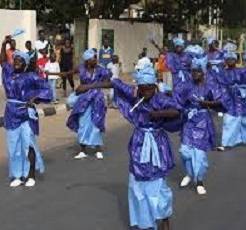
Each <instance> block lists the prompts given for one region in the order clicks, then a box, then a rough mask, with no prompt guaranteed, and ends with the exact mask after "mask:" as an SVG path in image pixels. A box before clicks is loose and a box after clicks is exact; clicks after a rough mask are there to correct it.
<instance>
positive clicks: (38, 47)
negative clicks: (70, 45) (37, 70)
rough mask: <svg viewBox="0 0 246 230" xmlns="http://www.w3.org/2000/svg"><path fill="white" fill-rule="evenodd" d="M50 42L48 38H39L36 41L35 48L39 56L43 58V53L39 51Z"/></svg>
mask: <svg viewBox="0 0 246 230" xmlns="http://www.w3.org/2000/svg"><path fill="white" fill-rule="evenodd" d="M48 43H49V42H48V41H47V40H44V41H41V40H37V41H35V49H36V50H37V52H38V58H41V57H42V54H41V53H39V50H41V49H44V48H46V47H47V45H48Z"/></svg>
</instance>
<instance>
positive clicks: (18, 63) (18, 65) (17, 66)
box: [14, 56, 26, 73]
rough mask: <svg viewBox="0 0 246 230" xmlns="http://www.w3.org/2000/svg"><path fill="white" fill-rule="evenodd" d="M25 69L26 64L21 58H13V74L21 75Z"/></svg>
mask: <svg viewBox="0 0 246 230" xmlns="http://www.w3.org/2000/svg"><path fill="white" fill-rule="evenodd" d="M25 67H26V63H25V61H24V60H23V58H21V57H19V56H17V57H15V58H14V71H15V73H22V72H24V70H25Z"/></svg>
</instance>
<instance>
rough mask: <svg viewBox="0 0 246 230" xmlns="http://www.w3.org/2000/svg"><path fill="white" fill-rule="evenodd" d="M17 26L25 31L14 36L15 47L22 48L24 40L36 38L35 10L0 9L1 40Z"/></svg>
mask: <svg viewBox="0 0 246 230" xmlns="http://www.w3.org/2000/svg"><path fill="white" fill-rule="evenodd" d="M17 28H20V29H24V30H25V31H26V33H24V34H22V35H20V36H18V37H16V38H15V39H16V42H17V48H18V49H20V50H24V47H25V41H27V40H31V41H33V42H34V41H35V40H36V11H31V10H1V9H0V40H1V41H2V40H3V38H4V36H5V35H8V34H11V33H13V32H14V31H15V29H17Z"/></svg>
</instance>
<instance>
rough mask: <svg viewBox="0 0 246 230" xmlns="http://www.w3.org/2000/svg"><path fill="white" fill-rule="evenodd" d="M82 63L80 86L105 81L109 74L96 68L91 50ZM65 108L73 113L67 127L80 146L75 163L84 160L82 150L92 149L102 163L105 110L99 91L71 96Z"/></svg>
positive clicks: (97, 66) (93, 53)
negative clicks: (67, 106) (75, 135)
mask: <svg viewBox="0 0 246 230" xmlns="http://www.w3.org/2000/svg"><path fill="white" fill-rule="evenodd" d="M83 59H84V63H83V64H81V65H80V66H79V68H78V73H79V77H80V84H81V85H83V84H92V83H95V82H100V81H106V80H109V79H110V77H111V75H110V72H109V71H108V70H107V69H105V68H103V67H101V66H99V65H97V58H96V53H95V51H94V50H93V49H89V50H86V51H85V52H84V54H83ZM68 104H69V105H70V106H71V107H73V110H72V112H71V114H70V116H69V118H68V121H67V126H68V127H69V128H70V129H71V130H73V131H74V132H76V133H77V138H78V142H79V144H80V146H81V150H80V153H79V154H78V155H76V156H75V159H83V158H86V157H87V154H86V147H87V146H89V147H93V148H95V151H96V157H97V159H103V152H102V146H103V137H102V134H103V132H104V131H105V116H106V110H107V109H106V106H105V101H104V94H103V91H102V90H100V89H93V90H90V91H88V92H86V93H84V94H80V95H75V94H72V95H71V96H70V97H69V98H68Z"/></svg>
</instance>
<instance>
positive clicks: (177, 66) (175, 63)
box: [167, 52, 192, 87]
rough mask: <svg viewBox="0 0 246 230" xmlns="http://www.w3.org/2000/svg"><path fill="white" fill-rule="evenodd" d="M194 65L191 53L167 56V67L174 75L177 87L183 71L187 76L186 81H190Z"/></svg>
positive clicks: (174, 83)
mask: <svg viewBox="0 0 246 230" xmlns="http://www.w3.org/2000/svg"><path fill="white" fill-rule="evenodd" d="M191 63H192V55H190V54H189V53H185V52H183V53H181V54H177V53H168V55H167V65H168V68H169V69H170V71H171V72H172V75H173V85H174V87H176V86H177V85H178V84H179V83H180V82H181V79H180V78H179V76H178V73H179V71H180V70H182V71H183V73H184V76H185V81H186V82H187V81H190V75H189V72H190V68H191Z"/></svg>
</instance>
